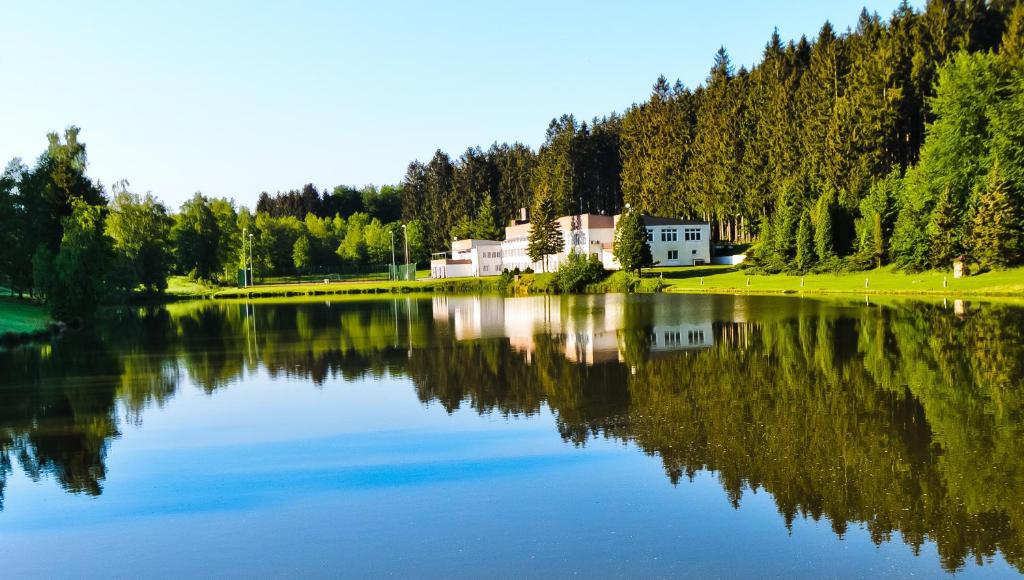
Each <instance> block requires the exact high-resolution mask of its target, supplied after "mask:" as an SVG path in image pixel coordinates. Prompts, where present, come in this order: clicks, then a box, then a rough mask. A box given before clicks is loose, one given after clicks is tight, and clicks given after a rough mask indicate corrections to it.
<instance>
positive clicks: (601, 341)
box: [433, 294, 714, 364]
mask: <svg viewBox="0 0 1024 580" xmlns="http://www.w3.org/2000/svg"><path fill="white" fill-rule="evenodd" d="M625 300H626V297H625V295H622V294H601V295H588V296H568V297H552V296H528V297H522V298H502V297H498V296H441V297H436V298H434V299H433V308H434V316H433V318H434V320H437V321H447V323H448V324H449V325H450V326H451V329H452V335H453V336H454V337H455V338H456V339H457V340H474V339H482V338H507V339H508V341H509V345H510V346H512V348H514V349H516V350H519V351H521V352H523V353H525V354H526V356H527V360H532V358H533V355H534V352H536V349H537V339H538V337H540V336H544V337H546V338H547V339H550V340H551V341H552V342H553V343H554V344H556V345H558V348H559V349H561V351H562V354H563V355H564V356H565V357H566V358H567V359H568V360H571V361H573V362H579V363H585V364H595V363H600V362H606V361H612V360H620V361H621V360H623V355H622V348H623V347H624V344H623V340H622V339H623V332H624V331H625V330H627V326H626V323H627V321H626V320H625V317H624V310H625V308H624V307H625ZM680 304H685V303H681V302H680V301H678V300H673V299H671V298H668V299H664V300H654V301H652V302H651V304H650V305H649V307H648V308H649V309H648V310H647V312H646V313H647V314H648V315H649V316H650V319H651V320H652V322H653V325H652V326H650V327H648V328H645V329H643V331H644V332H646V333H647V337H648V342H647V346H649V347H650V351H651V352H655V353H656V352H672V351H683V350H689V349H699V348H706V347H710V346H711V345H712V344H713V342H714V341H713V335H712V324H711V320H710V319H709V318H705V319H702V318H703V317H704V316H705V315H706V313H704V312H699V311H693V310H689V309H687V308H686V307H685V306H684V307H680Z"/></svg>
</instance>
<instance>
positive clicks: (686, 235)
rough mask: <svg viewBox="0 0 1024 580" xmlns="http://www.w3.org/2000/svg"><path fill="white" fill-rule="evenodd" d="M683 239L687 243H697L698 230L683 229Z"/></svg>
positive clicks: (698, 239) (698, 238) (698, 237)
mask: <svg viewBox="0 0 1024 580" xmlns="http://www.w3.org/2000/svg"><path fill="white" fill-rule="evenodd" d="M683 239H685V240H686V241H687V242H699V241H700V228H685V229H684V230H683Z"/></svg>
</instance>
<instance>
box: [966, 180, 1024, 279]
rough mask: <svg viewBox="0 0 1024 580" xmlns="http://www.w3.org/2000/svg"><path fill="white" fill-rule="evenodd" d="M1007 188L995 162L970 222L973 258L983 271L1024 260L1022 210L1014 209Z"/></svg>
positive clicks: (1011, 197)
mask: <svg viewBox="0 0 1024 580" xmlns="http://www.w3.org/2000/svg"><path fill="white" fill-rule="evenodd" d="M1014 202H1015V200H1014V197H1013V195H1012V193H1011V191H1010V186H1009V184H1008V183H1007V181H1006V178H1005V177H1004V176H1003V173H1002V170H1001V169H1000V167H999V163H998V161H997V162H996V163H994V164H993V165H992V169H991V170H990V171H989V174H988V179H987V183H986V187H985V190H984V191H983V192H982V194H981V196H980V198H979V200H978V209H977V212H976V213H975V214H974V219H973V220H972V221H971V249H972V254H973V256H972V257H973V258H974V259H976V260H977V261H978V263H979V264H981V266H982V267H984V268H991V269H999V268H1005V267H1007V266H1009V265H1012V264H1015V263H1018V262H1020V261H1021V260H1022V258H1024V240H1022V237H1024V235H1022V231H1021V230H1022V225H1024V224H1022V219H1021V208H1020V207H1015V205H1017V204H1015V203H1014Z"/></svg>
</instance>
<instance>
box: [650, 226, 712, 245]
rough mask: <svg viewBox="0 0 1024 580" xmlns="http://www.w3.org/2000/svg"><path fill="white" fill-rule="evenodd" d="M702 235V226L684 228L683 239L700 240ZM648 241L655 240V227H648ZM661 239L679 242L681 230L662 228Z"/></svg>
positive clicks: (689, 240) (688, 240)
mask: <svg viewBox="0 0 1024 580" xmlns="http://www.w3.org/2000/svg"><path fill="white" fill-rule="evenodd" d="M700 237H701V236H700V228H683V239H684V240H686V241H687V242H699V241H700ZM647 241H648V242H653V241H654V228H647ZM661 241H663V242H678V241H679V230H678V229H676V228H661Z"/></svg>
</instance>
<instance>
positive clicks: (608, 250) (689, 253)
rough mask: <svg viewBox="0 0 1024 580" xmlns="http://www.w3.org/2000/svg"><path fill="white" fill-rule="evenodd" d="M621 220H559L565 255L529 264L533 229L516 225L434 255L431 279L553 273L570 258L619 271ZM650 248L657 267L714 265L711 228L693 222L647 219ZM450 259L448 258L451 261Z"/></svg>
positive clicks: (521, 222)
mask: <svg viewBox="0 0 1024 580" xmlns="http://www.w3.org/2000/svg"><path fill="white" fill-rule="evenodd" d="M619 217H620V216H618V215H616V216H605V215H598V214H579V215H571V216H563V217H560V218H558V220H557V224H558V229H559V230H560V231H561V233H562V240H563V241H564V244H563V247H562V250H561V251H560V252H557V253H555V254H550V255H548V256H546V258H545V260H541V261H533V260H532V259H531V258H530V253H529V245H530V242H529V240H530V232H531V231H532V230H533V224H531V223H530V222H528V221H526V220H516V221H514V222H512V223H511V224H509V225H508V226H507V227H506V228H505V239H504V240H502V241H496V240H456V241H454V242H452V250H451V252H450V253H449V252H445V253H441V254H436V255H435V256H434V259H432V260H431V262H430V273H431V277H433V278H457V277H466V276H497V275H498V274H501V272H502V271H504V270H509V271H514V270H516V269H518V270H519V271H520V272H522V271H525V270H526V269H531V270H533V271H535V272H540V271H544V270H547V271H554V270H557V269H558V267H559V265H561V264H562V262H564V261H565V260H566V258H568V256H569V254H570V253H572V252H574V251H575V252H577V253H580V254H583V255H586V256H592V257H595V258H597V259H599V260H600V261H601V263H602V264H603V265H604V267H605V269H607V270H618V269H619V264H618V261H616V260H615V256H614V254H613V251H612V245H613V243H614V241H615V226H616V224H618V222H619ZM643 221H644V226H645V227H646V228H647V243H648V245H649V246H650V248H651V255H652V256H653V258H654V263H655V265H657V266H694V265H700V264H710V263H711V224H710V223H708V222H698V221H691V220H681V219H674V218H663V217H656V216H644V217H643ZM449 254H450V257H449Z"/></svg>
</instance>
